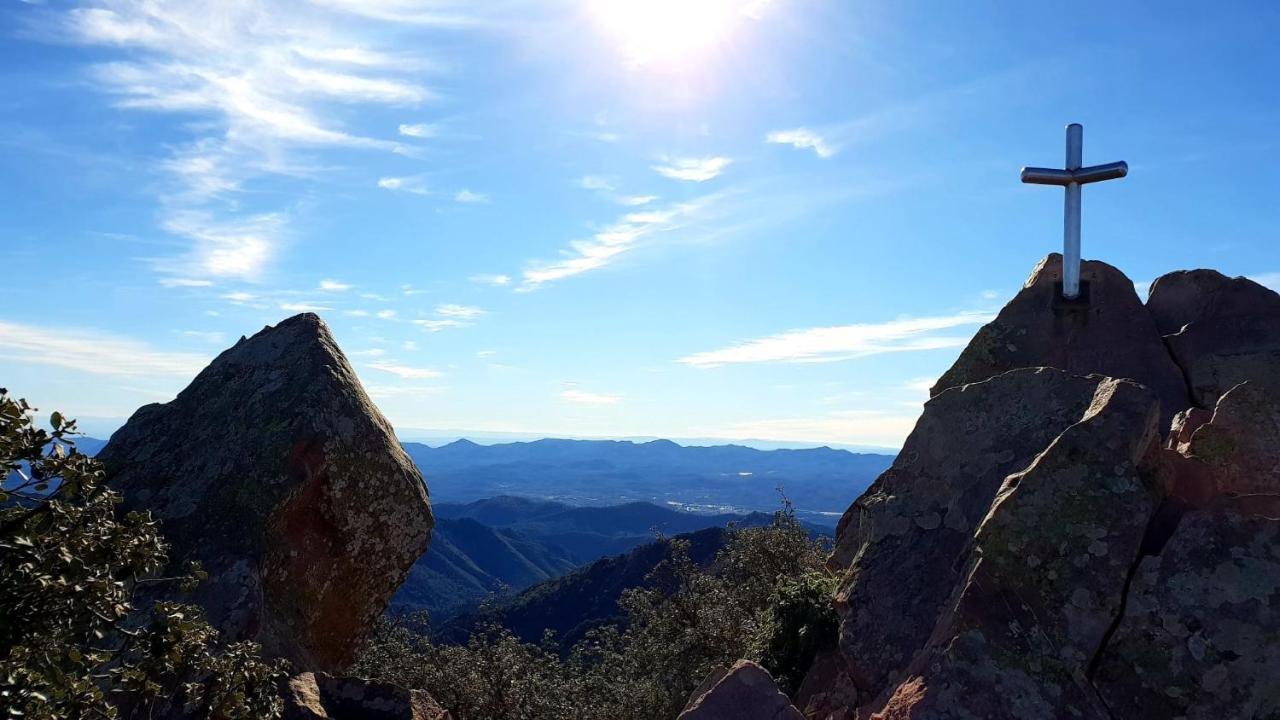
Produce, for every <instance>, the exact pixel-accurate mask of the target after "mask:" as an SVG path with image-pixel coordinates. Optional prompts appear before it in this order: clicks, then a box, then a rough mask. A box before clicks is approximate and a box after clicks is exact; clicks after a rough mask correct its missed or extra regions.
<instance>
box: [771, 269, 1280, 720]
mask: <svg viewBox="0 0 1280 720" xmlns="http://www.w3.org/2000/svg"><path fill="white" fill-rule="evenodd" d="M1060 277H1061V258H1060V257H1058V256H1056V255H1054V256H1050V257H1048V258H1046V259H1045V260H1044V261H1043V262H1041V263H1040V264H1039V265H1038V266H1037V268H1036V269H1035V271H1034V272H1033V274H1032V276H1031V279H1030V280H1029V281H1028V282H1027V284H1026V286H1025V287H1024V288H1023V290H1022V291H1021V292H1020V293H1019V294H1018V295H1017V296H1016V297H1015V298H1014V299H1013V300H1012V301H1011V302H1010V303H1009V304H1008V305H1007V306H1006V307H1005V308H1004V310H1003V311H1001V312H1000V314H999V315H998V317H997V318H996V319H995V320H993V321H992V322H991V323H990V324H988V325H987V326H985V327H983V328H982V329H981V330H980V331H979V332H978V333H977V335H976V336H975V337H974V339H973V341H972V342H971V343H970V344H969V346H968V347H967V348H966V349H965V350H964V352H963V353H961V356H960V358H959V359H958V360H957V361H956V363H955V365H954V366H953V367H952V368H951V369H950V370H948V371H947V372H946V373H944V374H943V376H942V378H941V379H940V380H939V381H938V383H937V384H936V385H935V386H934V388H933V390H932V392H931V395H932V397H931V399H930V400H929V401H928V402H927V403H926V404H925V407H924V412H923V414H922V415H921V417H920V419H919V421H918V422H917V424H916V427H915V429H914V431H913V432H912V433H911V435H910V436H909V437H908V439H907V441H906V443H905V444H904V446H903V449H902V452H901V453H900V454H899V456H898V458H897V459H896V461H895V462H894V464H893V466H892V467H891V468H890V469H889V470H887V471H886V472H885V473H884V474H883V475H881V476H880V478H879V479H877V480H876V482H875V483H874V484H873V485H872V486H871V487H870V488H869V489H868V490H867V492H866V493H864V494H863V495H862V496H861V497H859V498H858V499H857V500H856V501H854V503H853V504H852V506H851V507H850V508H849V510H848V512H846V513H845V515H844V517H843V518H842V520H841V522H840V525H839V527H838V528H837V539H836V544H835V548H834V552H833V553H832V555H831V558H830V561H829V567H830V569H831V570H832V571H833V572H834V573H836V575H837V577H838V578H839V588H838V591H837V595H836V598H835V600H836V607H837V610H838V612H839V613H840V615H841V623H840V632H839V637H838V643H837V646H838V650H836V651H832V652H827V653H823V654H821V655H820V656H819V657H818V659H817V660H816V661H815V663H814V665H813V667H812V669H811V670H810V673H809V676H808V677H807V678H806V679H805V681H804V683H803V685H802V688H801V692H800V693H798V694H797V696H796V700H797V704H798V705H799V706H800V708H801V709H802V710H803V712H804V715H805V716H806V717H808V718H823V719H826V720H835V719H842V720H848V719H856V720H870V719H872V718H880V719H882V720H924V719H926V718H927V719H931V720H932V719H951V718H954V719H955V720H961V719H964V720H969V719H972V718H1010V719H1012V718H1032V717H1034V718H1064V719H1065V718H1076V719H1088V718H1096V719H1098V720H1103V719H1108V720H1110V719H1114V718H1151V719H1152V720H1154V719H1155V718H1187V719H1188V720H1194V719H1199V718H1204V719H1208V718H1228V717H1229V718H1277V717H1280V689H1277V686H1276V684H1275V682H1274V679H1275V678H1276V677H1280V650H1277V648H1280V621H1277V618H1278V617H1280V391H1278V388H1280V384H1278V383H1277V379H1280V296H1278V295H1277V294H1276V293H1274V292H1272V291H1271V290H1268V289H1267V288H1265V287H1262V286H1261V285H1258V284H1257V283H1254V282H1252V281H1249V280H1247V279H1244V278H1227V277H1225V276H1223V275H1221V274H1219V273H1216V272H1213V271H1209V270H1196V271H1190V272H1177V273H1172V274H1169V275H1166V276H1164V277H1161V278H1159V279H1158V280H1156V282H1155V283H1154V284H1153V286H1152V290H1151V293H1150V297H1149V299H1148V302H1147V303H1146V304H1143V303H1142V302H1141V301H1139V299H1138V298H1137V295H1136V293H1135V292H1134V289H1133V283H1132V282H1130V281H1129V279H1128V278H1126V277H1125V276H1124V275H1123V274H1122V273H1121V272H1120V271H1119V270H1117V269H1115V268H1113V267H1111V266H1109V265H1106V264H1104V263H1100V262H1086V263H1085V264H1084V268H1083V273H1082V277H1083V279H1084V281H1085V283H1086V284H1087V286H1086V288H1085V293H1084V294H1085V296H1086V297H1085V301H1084V302H1067V301H1064V300H1063V299H1062V298H1061V297H1060V295H1059V292H1060V291H1059V290H1058V287H1059V286H1058V283H1060Z"/></svg>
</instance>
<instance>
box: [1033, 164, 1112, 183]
mask: <svg viewBox="0 0 1280 720" xmlns="http://www.w3.org/2000/svg"><path fill="white" fill-rule="evenodd" d="M1128 174H1129V163H1126V162H1124V161H1123V160H1122V161H1120V162H1113V163H1107V164H1106V165H1091V166H1089V167H1086V168H1080V169H1079V170H1059V169H1057V168H1038V167H1024V168H1022V182H1024V183H1030V184H1032V185H1070V184H1071V183H1079V184H1080V185H1087V184H1089V183H1095V182H1102V181H1103V180H1114V179H1116V178H1122V177H1124V176H1125V175H1128Z"/></svg>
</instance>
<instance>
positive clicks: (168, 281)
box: [160, 277, 213, 287]
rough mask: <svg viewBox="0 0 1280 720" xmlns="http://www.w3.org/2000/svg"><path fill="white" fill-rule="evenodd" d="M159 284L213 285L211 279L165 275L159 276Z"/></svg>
mask: <svg viewBox="0 0 1280 720" xmlns="http://www.w3.org/2000/svg"><path fill="white" fill-rule="evenodd" d="M160 284H161V285H162V286H164V287H209V286H211V285H213V281H212V280H196V279H194V278H183V277H165V278H160Z"/></svg>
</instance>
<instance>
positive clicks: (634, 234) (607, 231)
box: [519, 196, 713, 291]
mask: <svg viewBox="0 0 1280 720" xmlns="http://www.w3.org/2000/svg"><path fill="white" fill-rule="evenodd" d="M712 200H713V197H712V196H708V197H703V198H699V199H697V200H693V201H690V202H686V203H678V204H675V205H670V206H668V207H666V208H665V209H662V210H648V211H644V212H633V213H627V214H626V215H623V216H622V217H621V218H619V219H618V220H616V221H615V222H614V223H612V224H611V225H608V226H607V227H605V228H604V229H602V230H600V231H599V232H597V233H595V234H594V235H593V236H591V238H590V239H589V240H575V241H573V242H571V243H569V249H568V250H565V251H564V252H563V255H564V257H562V258H561V259H559V260H555V261H549V262H536V263H534V264H532V265H531V266H530V267H528V268H526V269H525V270H524V272H523V281H522V282H521V284H520V287H519V290H521V291H530V290H536V289H537V288H539V287H541V286H542V285H544V284H546V283H548V282H553V281H556V280H562V279H564V278H567V277H572V276H574V275H579V274H581V273H584V272H588V271H591V270H596V269H599V268H602V267H604V266H606V265H608V264H609V263H611V262H613V261H614V260H616V259H617V258H618V256H620V255H622V254H623V253H626V252H628V251H630V250H632V249H633V248H634V247H635V246H636V244H637V243H639V242H640V241H641V240H643V239H645V238H647V237H649V236H652V235H654V234H656V233H661V232H666V231H669V230H673V229H675V228H677V227H680V226H681V225H682V223H684V222H686V221H689V220H691V219H692V218H694V217H695V216H697V215H698V213H699V212H700V211H701V210H702V209H703V208H705V207H706V206H707V205H708V204H710V203H711V202H712Z"/></svg>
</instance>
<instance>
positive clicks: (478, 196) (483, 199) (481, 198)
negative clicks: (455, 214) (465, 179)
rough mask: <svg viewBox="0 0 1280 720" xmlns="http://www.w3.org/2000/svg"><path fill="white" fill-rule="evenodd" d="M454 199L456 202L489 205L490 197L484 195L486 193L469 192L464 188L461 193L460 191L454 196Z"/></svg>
mask: <svg viewBox="0 0 1280 720" xmlns="http://www.w3.org/2000/svg"><path fill="white" fill-rule="evenodd" d="M453 199H454V201H455V202H460V203H487V202H489V196H488V195H486V194H484V193H478V192H472V191H471V190H468V189H466V188H463V189H461V190H459V191H458V193H457V194H456V195H454V196H453Z"/></svg>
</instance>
